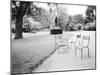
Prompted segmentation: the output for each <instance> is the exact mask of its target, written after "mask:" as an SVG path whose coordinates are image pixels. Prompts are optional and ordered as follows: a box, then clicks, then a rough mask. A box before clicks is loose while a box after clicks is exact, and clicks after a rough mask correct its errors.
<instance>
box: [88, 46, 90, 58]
mask: <svg viewBox="0 0 100 75" xmlns="http://www.w3.org/2000/svg"><path fill="white" fill-rule="evenodd" d="M87 49H88V57H90V54H89V48H87Z"/></svg>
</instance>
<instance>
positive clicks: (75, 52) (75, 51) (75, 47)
mask: <svg viewBox="0 0 100 75" xmlns="http://www.w3.org/2000/svg"><path fill="white" fill-rule="evenodd" d="M76 50H77V48H76V47H75V56H76V52H77V51H76Z"/></svg>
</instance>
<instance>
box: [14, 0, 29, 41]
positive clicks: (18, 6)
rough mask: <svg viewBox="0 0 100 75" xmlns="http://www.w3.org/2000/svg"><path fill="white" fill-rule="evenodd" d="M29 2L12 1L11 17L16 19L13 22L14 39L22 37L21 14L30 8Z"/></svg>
mask: <svg viewBox="0 0 100 75" xmlns="http://www.w3.org/2000/svg"><path fill="white" fill-rule="evenodd" d="M30 4H31V2H23V1H12V19H15V20H16V24H15V25H16V26H15V28H16V32H15V38H14V39H20V38H23V36H22V23H23V16H24V15H25V13H26V11H28V10H29V9H30ZM28 14H29V11H28Z"/></svg>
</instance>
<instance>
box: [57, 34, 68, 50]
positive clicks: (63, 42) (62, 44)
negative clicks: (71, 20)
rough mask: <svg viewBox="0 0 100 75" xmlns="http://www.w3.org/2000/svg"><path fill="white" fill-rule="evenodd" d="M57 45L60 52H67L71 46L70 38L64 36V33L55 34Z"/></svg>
mask: <svg viewBox="0 0 100 75" xmlns="http://www.w3.org/2000/svg"><path fill="white" fill-rule="evenodd" d="M55 47H56V48H57V49H58V52H60V51H61V52H63V51H66V52H67V50H68V48H69V43H68V40H67V39H66V38H64V37H63V34H58V35H55ZM64 48H65V49H64Z"/></svg>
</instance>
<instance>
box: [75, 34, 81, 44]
mask: <svg viewBox="0 0 100 75" xmlns="http://www.w3.org/2000/svg"><path fill="white" fill-rule="evenodd" d="M80 42H81V34H78V35H76V41H75V44H76V45H80Z"/></svg>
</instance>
